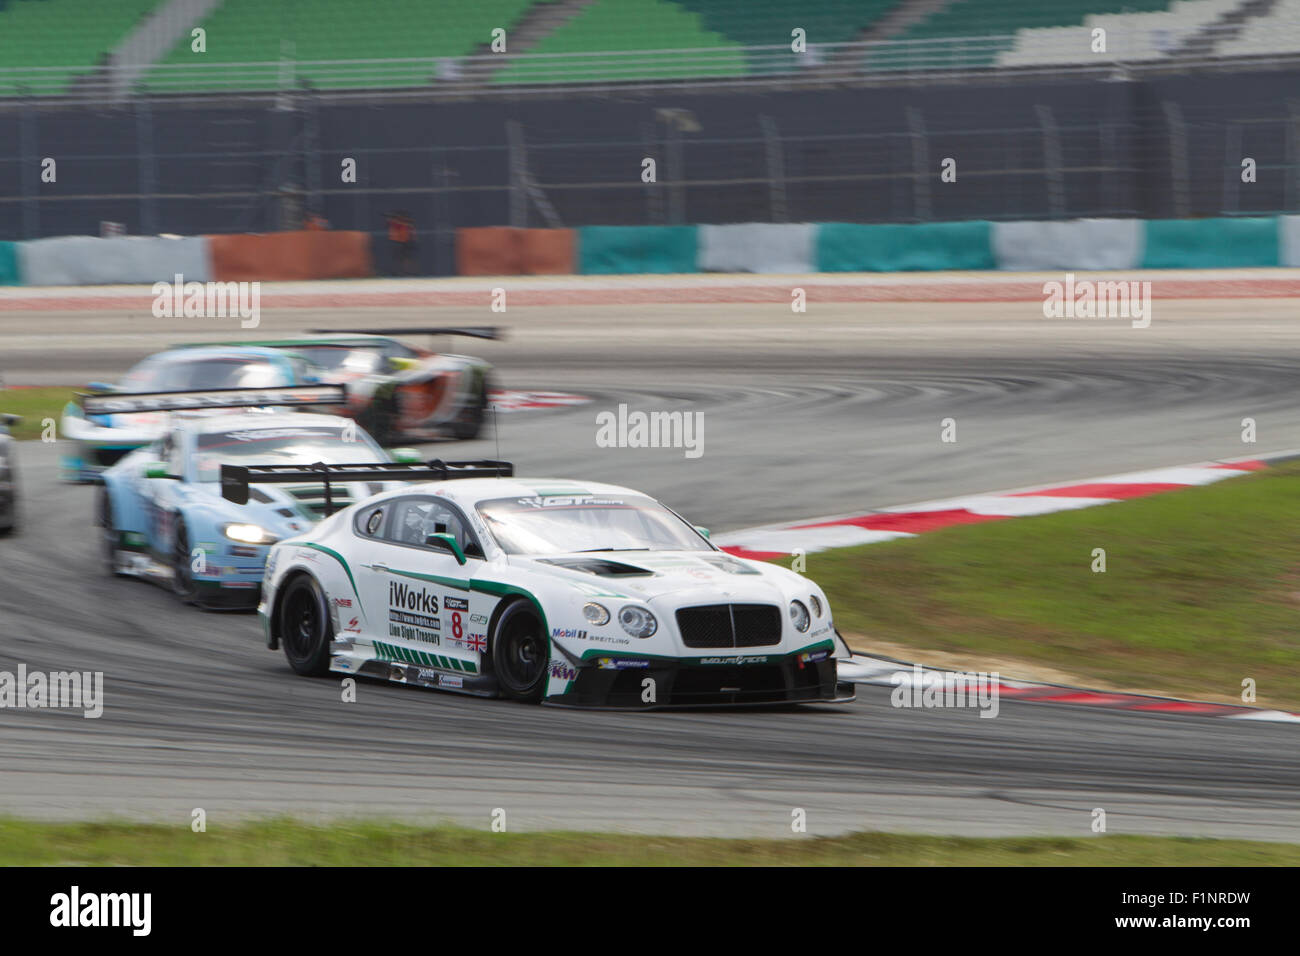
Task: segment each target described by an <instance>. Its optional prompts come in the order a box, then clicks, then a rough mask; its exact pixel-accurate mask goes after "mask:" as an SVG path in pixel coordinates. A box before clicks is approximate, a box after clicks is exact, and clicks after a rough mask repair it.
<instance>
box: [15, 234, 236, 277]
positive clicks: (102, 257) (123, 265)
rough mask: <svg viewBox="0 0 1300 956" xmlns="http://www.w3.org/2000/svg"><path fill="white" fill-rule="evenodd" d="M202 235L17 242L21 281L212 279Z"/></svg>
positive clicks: (75, 238) (67, 237) (62, 238)
mask: <svg viewBox="0 0 1300 956" xmlns="http://www.w3.org/2000/svg"><path fill="white" fill-rule="evenodd" d="M206 250H207V244H206V242H205V241H204V240H203V239H202V238H198V237H190V238H184V239H158V238H150V237H144V236H123V237H120V238H114V239H99V238H96V237H94V236H60V237H58V238H55V239H34V240H32V241H30V242H22V243H18V271H19V274H20V275H21V276H22V284H23V285H36V286H69V285H114V284H118V283H142V284H150V283H154V282H171V281H172V279H173V278H174V277H175V276H176V275H178V274H179V275H183V276H185V278H186V280H187V281H188V280H190V279H193V280H194V281H196V282H207V281H208V280H210V279H211V278H212V275H211V270H210V268H209V264H208V255H207V251H206Z"/></svg>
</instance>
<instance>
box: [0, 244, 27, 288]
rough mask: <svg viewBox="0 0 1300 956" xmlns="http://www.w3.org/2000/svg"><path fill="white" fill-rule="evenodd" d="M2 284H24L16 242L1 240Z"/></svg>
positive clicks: (0, 266) (0, 270)
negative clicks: (19, 267) (20, 272)
mask: <svg viewBox="0 0 1300 956" xmlns="http://www.w3.org/2000/svg"><path fill="white" fill-rule="evenodd" d="M0 285H22V276H21V275H20V274H19V272H18V243H16V242H0Z"/></svg>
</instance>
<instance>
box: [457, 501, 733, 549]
mask: <svg viewBox="0 0 1300 956" xmlns="http://www.w3.org/2000/svg"><path fill="white" fill-rule="evenodd" d="M478 513H479V514H480V515H482V516H483V520H484V521H486V522H487V525H488V528H489V530H491V532H492V536H493V537H494V538H496V541H497V544H499V545H500V546H501V549H502V550H503V551H505V552H506V553H507V554H554V553H556V552H575V551H711V550H713V549H712V548H711V547H710V545H709V544H708V542H706V541H705V540H704V539H703V538H702V537H700V535H699V533H698V532H697V531H696V530H695V529H694V528H692V527H691V526H690V525H688V524H686V522H684V521H682V519H681V518H679V517H677V515H675V514H673V513H672V512H671V511H669V510H668V509H667V508H665V507H664V506H663V505H661V504H659V502H657V501H655V500H653V499H651V498H645V497H641V496H639V495H614V496H606V495H544V496H537V497H532V498H494V499H492V500H490V501H482V502H479V504H478Z"/></svg>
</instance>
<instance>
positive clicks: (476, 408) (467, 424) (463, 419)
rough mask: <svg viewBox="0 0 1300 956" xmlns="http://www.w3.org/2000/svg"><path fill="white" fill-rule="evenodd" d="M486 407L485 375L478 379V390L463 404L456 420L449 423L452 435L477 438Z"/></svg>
mask: <svg viewBox="0 0 1300 956" xmlns="http://www.w3.org/2000/svg"><path fill="white" fill-rule="evenodd" d="M487 407H488V380H487V376H486V375H485V376H483V377H482V378H481V379H479V383H478V390H477V391H476V392H475V393H474V397H473V399H471V400H470V403H469V404H468V405H466V406H465V408H464V409H463V410H462V411H461V413H460V415H459V416H458V417H457V418H456V420H455V421H454V422H452V423H451V433H452V435H454V436H455V437H456V438H459V439H462V440H468V439H470V438H478V433H479V432H480V431H482V430H483V419H484V417H485V416H486V415H487Z"/></svg>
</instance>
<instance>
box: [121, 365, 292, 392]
mask: <svg viewBox="0 0 1300 956" xmlns="http://www.w3.org/2000/svg"><path fill="white" fill-rule="evenodd" d="M295 384H297V383H296V382H294V381H293V377H292V375H290V373H289V372H288V370H287V367H286V366H284V365H281V364H279V363H275V362H270V361H267V360H266V359H248V358H241V357H237V356H229V357H227V358H209V359H197V360H195V361H189V362H184V361H176V362H151V363H149V364H148V365H147V366H137V367H136V368H133V369H132V370H131V371H129V372H127V374H126V375H125V377H123V379H122V385H121V389H122V391H124V392H183V391H198V390H200V389H206V388H274V387H276V386H278V385H295Z"/></svg>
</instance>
